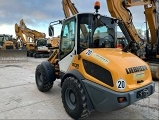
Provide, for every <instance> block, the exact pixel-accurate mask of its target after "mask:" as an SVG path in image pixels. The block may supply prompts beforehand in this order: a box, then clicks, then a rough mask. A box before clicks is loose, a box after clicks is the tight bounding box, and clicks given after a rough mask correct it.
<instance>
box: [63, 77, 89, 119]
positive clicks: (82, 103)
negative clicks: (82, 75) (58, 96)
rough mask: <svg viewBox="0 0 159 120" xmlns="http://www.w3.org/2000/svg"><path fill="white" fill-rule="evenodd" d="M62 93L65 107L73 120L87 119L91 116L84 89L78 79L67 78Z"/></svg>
mask: <svg viewBox="0 0 159 120" xmlns="http://www.w3.org/2000/svg"><path fill="white" fill-rule="evenodd" d="M61 93H62V102H63V106H64V108H65V110H66V112H67V113H68V114H69V115H70V116H71V117H72V118H74V119H79V118H85V117H87V116H88V115H89V112H88V110H87V102H86V95H85V92H84V89H83V88H82V85H81V84H80V83H79V82H78V80H77V79H76V78H74V77H67V78H66V79H65V80H64V83H63V85H62V91H61Z"/></svg>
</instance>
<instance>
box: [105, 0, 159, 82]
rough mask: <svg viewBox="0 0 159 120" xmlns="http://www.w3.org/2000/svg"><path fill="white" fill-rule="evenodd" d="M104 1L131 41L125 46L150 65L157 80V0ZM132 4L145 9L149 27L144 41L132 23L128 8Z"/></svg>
mask: <svg viewBox="0 0 159 120" xmlns="http://www.w3.org/2000/svg"><path fill="white" fill-rule="evenodd" d="M106 2H107V4H108V10H109V12H110V14H111V16H112V17H115V18H118V19H119V21H120V23H121V24H123V25H124V27H122V28H121V30H122V31H123V33H124V34H125V37H126V39H127V40H128V42H129V43H131V45H130V44H129V45H128V46H127V47H129V49H130V50H131V52H132V53H134V54H135V55H137V56H139V57H140V58H141V59H143V60H144V61H146V62H147V63H148V64H149V65H150V68H151V72H152V76H153V78H155V79H158V80H159V10H158V7H159V6H158V5H159V1H158V0H143V1H141V0H136V1H132V0H106ZM134 6H143V7H144V9H145V11H144V14H145V18H146V25H147V26H148V27H149V31H148V30H146V35H147V39H146V41H143V40H142V39H141V38H140V37H139V35H138V33H137V30H136V28H135V26H134V24H133V21H132V18H133V17H132V13H131V11H130V10H129V9H128V8H129V7H134ZM149 33H150V36H149Z"/></svg>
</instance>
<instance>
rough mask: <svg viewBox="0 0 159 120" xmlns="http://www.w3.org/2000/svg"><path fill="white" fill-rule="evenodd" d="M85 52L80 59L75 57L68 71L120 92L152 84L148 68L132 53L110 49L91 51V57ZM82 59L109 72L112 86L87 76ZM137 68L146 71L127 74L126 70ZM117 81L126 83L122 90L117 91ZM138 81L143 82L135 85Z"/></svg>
mask: <svg viewBox="0 0 159 120" xmlns="http://www.w3.org/2000/svg"><path fill="white" fill-rule="evenodd" d="M87 51H88V49H87V50H85V51H83V52H82V53H81V54H80V59H79V56H78V55H76V56H75V57H74V59H73V61H72V63H73V64H70V67H69V69H68V70H72V69H77V70H78V71H79V72H80V73H81V74H82V75H83V76H84V77H85V78H86V79H87V80H90V81H92V82H95V83H97V84H100V85H102V86H105V87H107V88H110V89H113V90H114V91H120V92H126V91H131V90H134V89H137V88H140V87H143V86H145V85H147V84H149V83H151V82H152V76H151V72H150V69H149V66H148V65H147V64H146V63H145V62H144V61H142V60H141V59H140V58H138V57H137V56H135V55H133V54H132V53H125V52H122V51H121V49H112V48H101V49H91V51H93V52H92V54H91V55H87V54H86V52H87ZM83 59H84V60H87V61H90V62H92V63H95V64H96V65H98V66H100V67H102V68H104V69H107V70H108V71H110V73H111V75H112V79H113V84H114V86H113V87H111V86H109V85H107V84H105V83H103V82H101V81H100V80H98V79H96V78H94V77H92V76H90V75H89V74H87V73H86V71H85V69H84V66H83V62H82V60H83ZM74 63H75V64H76V65H77V66H75V65H74ZM139 66H145V67H146V70H143V71H139V72H133V73H131V74H127V72H126V69H128V68H133V67H139ZM96 72H100V71H96ZM119 79H123V80H125V82H126V87H125V89H124V90H119V89H118V88H117V86H116V83H117V81H118V80H119ZM140 80H143V81H144V82H142V83H137V81H140Z"/></svg>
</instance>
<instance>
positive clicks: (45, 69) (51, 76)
mask: <svg viewBox="0 0 159 120" xmlns="http://www.w3.org/2000/svg"><path fill="white" fill-rule="evenodd" d="M35 79H36V85H37V88H38V89H39V91H41V92H47V91H49V90H50V89H51V88H52V87H53V82H54V81H55V79H56V76H55V71H54V68H53V66H51V64H50V63H49V62H48V61H46V62H43V63H42V64H40V65H38V66H37V68H36V71H35Z"/></svg>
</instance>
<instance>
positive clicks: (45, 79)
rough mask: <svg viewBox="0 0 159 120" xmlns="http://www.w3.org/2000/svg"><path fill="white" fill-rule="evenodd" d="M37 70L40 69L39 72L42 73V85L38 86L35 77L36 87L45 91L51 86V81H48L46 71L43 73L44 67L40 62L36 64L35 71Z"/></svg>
mask: <svg viewBox="0 0 159 120" xmlns="http://www.w3.org/2000/svg"><path fill="white" fill-rule="evenodd" d="M38 70H41V73H42V74H43V83H42V86H39V85H38V83H37V79H36V84H37V87H38V89H39V90H40V91H41V92H47V91H49V90H50V89H51V88H52V87H53V82H50V81H48V80H47V78H46V73H45V71H44V68H43V66H42V65H41V64H40V65H38V66H37V68H36V72H37V71H38ZM36 74H37V73H36Z"/></svg>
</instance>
